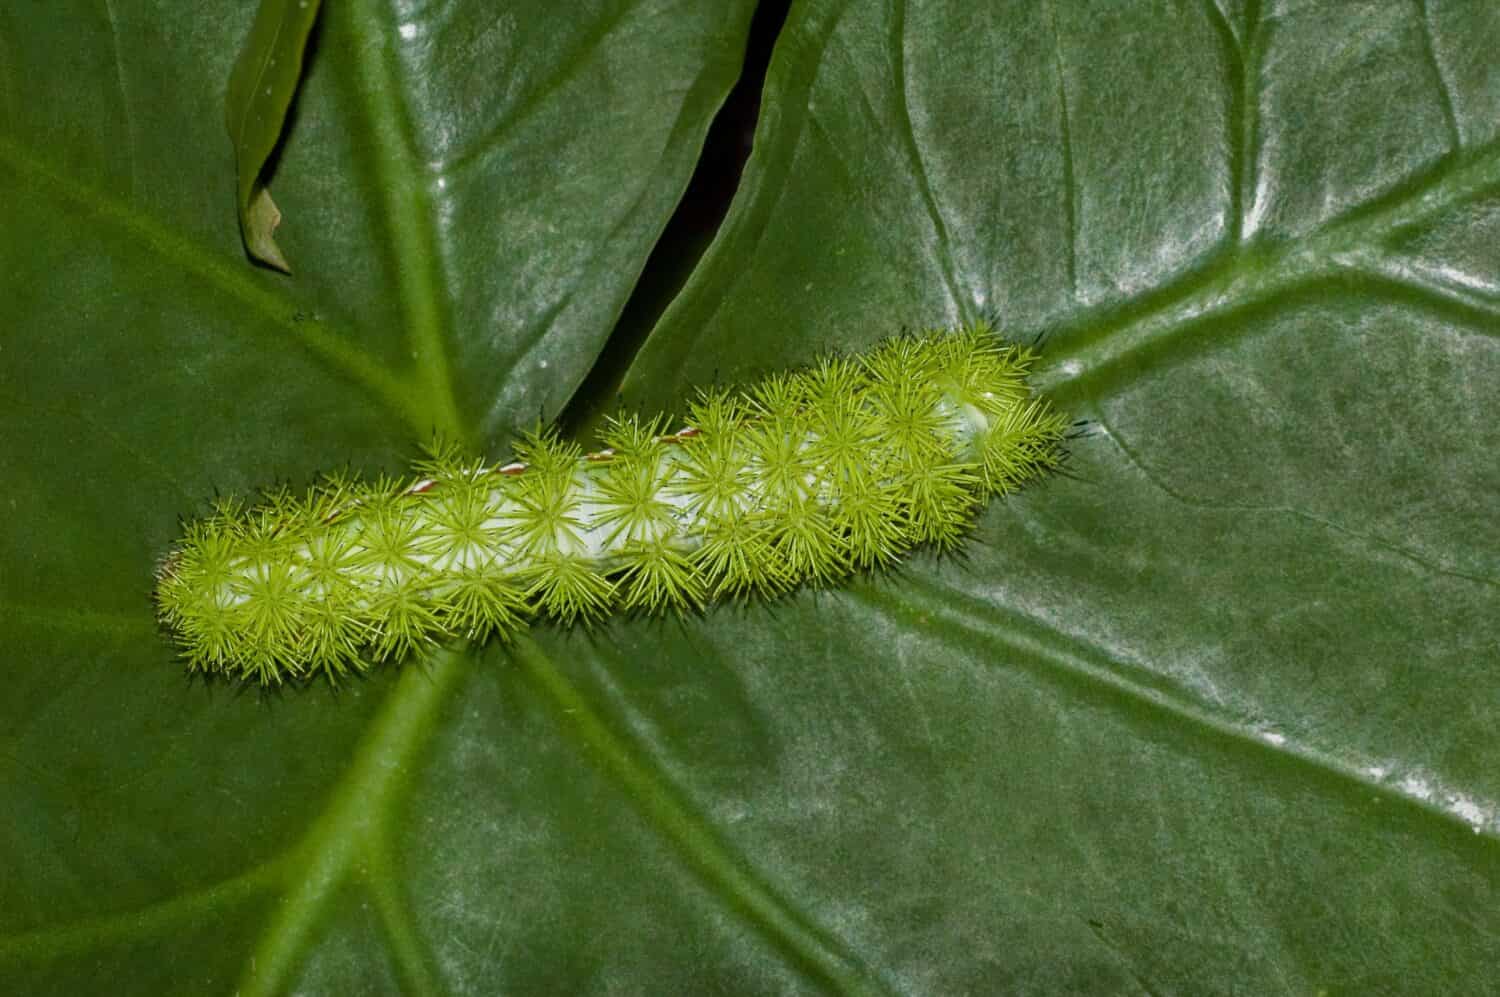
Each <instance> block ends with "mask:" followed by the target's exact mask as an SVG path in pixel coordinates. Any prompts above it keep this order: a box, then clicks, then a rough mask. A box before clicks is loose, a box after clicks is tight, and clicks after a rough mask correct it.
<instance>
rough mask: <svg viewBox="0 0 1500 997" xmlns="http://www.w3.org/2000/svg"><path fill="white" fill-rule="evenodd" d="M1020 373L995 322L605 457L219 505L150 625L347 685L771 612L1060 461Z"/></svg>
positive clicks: (614, 436)
mask: <svg viewBox="0 0 1500 997" xmlns="http://www.w3.org/2000/svg"><path fill="white" fill-rule="evenodd" d="M1033 360H1034V355H1033V354H1032V353H1031V352H1030V351H1029V350H1027V349H1025V348H1023V347H1019V346H1015V345H1010V344H1007V343H1003V342H1001V341H1000V340H999V339H998V338H996V336H995V335H994V333H993V332H992V331H991V330H990V328H989V327H988V326H986V325H976V326H972V327H969V328H966V329H963V330H961V331H958V332H955V333H928V334H925V335H921V336H904V337H899V338H896V339H891V340H887V341H886V342H884V343H882V344H881V345H879V346H878V347H877V348H876V349H874V350H873V351H871V352H870V353H868V354H866V355H863V356H858V357H826V358H824V359H822V360H821V361H819V362H817V363H816V364H814V365H812V366H811V367H809V368H807V369H805V370H801V371H798V372H795V373H779V374H773V375H771V376H769V377H767V378H765V379H764V380H762V381H761V382H760V383H758V384H756V385H754V386H753V387H751V388H749V389H748V390H745V391H743V392H734V391H730V390H724V389H718V388H715V389H710V390H705V391H702V392H700V393H699V394H698V396H697V399H696V400H695V401H694V402H693V403H692V404H691V406H690V407H689V419H688V422H689V428H686V429H681V430H678V431H676V432H673V433H665V432H664V431H663V430H664V427H665V425H666V423H665V422H664V420H662V419H660V418H657V419H642V418H639V417H636V416H623V417H619V418H616V419H613V420H611V421H610V422H609V424H608V428H607V430H606V431H605V432H604V434H603V437H604V443H605V448H604V449H602V450H599V451H598V452H596V453H584V452H583V450H582V448H580V447H579V446H577V445H576V444H573V443H570V442H566V441H563V440H561V439H559V438H558V437H557V436H556V435H555V434H550V433H537V434H532V435H531V436H529V437H527V438H525V439H524V441H523V442H522V443H521V444H520V445H519V446H518V447H517V448H516V454H515V460H514V461H513V462H511V463H507V464H503V465H498V466H497V465H490V464H487V463H485V462H484V461H481V460H471V459H464V458H462V457H460V456H458V455H457V454H455V453H452V452H446V451H442V450H438V451H436V452H434V453H433V455H432V457H431V459H429V460H427V461H425V462H422V463H419V464H418V465H417V467H416V474H415V476H414V477H413V478H411V479H404V480H391V479H382V480H379V481H376V482H373V483H362V482H358V481H355V480H352V479H349V478H346V477H331V478H328V479H325V480H324V481H323V482H322V483H320V484H319V485H317V486H315V487H314V488H312V489H311V490H309V491H308V492H306V493H305V494H301V495H298V494H293V493H291V492H287V491H276V492H272V493H269V494H268V495H267V496H266V497H265V498H264V499H263V500H262V501H261V502H260V503H259V504H256V505H254V506H250V507H246V506H245V505H243V504H241V503H238V502H235V501H226V502H221V503H220V504H219V506H218V508H217V509H216V511H215V513H214V514H213V515H211V516H210V517H208V518H206V519H203V520H200V521H198V522H195V523H192V524H191V525H190V526H189V527H188V529H187V532H186V536H185V537H184V539H183V540H182V541H181V542H180V543H179V545H178V546H177V547H176V548H175V549H174V550H173V551H172V552H171V553H170V554H169V555H168V556H167V558H166V559H165V561H164V562H163V564H162V567H161V569H160V572H159V583H158V586H157V592H156V596H157V604H158V607H159V610H160V615H161V619H162V620H163V622H164V623H165V624H166V625H167V626H168V627H169V628H170V630H171V631H172V632H173V634H174V635H175V636H176V638H177V640H178V641H179V643H180V645H181V648H182V653H183V656H184V657H185V658H186V659H187V663H188V667H189V668H190V669H193V670H197V671H203V672H214V673H227V674H229V675H231V676H235V677H238V678H243V679H252V680H258V681H260V682H261V683H274V682H280V681H282V680H284V679H295V678H300V677H304V676H310V675H317V674H322V675H325V676H327V677H329V678H337V677H339V676H341V675H343V674H345V673H346V672H348V671H349V670H351V669H354V670H363V669H364V668H366V667H367V666H368V665H369V663H370V662H372V661H382V660H387V659H398V658H401V657H403V656H405V655H407V654H410V653H412V652H414V651H418V650H420V649H422V648H425V647H428V646H431V645H434V644H436V643H439V642H442V641H445V640H449V639H453V638H467V639H470V640H482V639H485V638H487V637H490V636H497V637H499V638H501V639H506V638H508V637H510V636H512V635H514V634H515V633H516V632H518V631H519V630H521V629H522V628H524V627H525V626H526V624H527V621H528V619H529V618H530V617H532V616H538V615H545V616H550V617H552V618H555V619H557V620H561V621H563V622H572V621H575V620H589V619H593V618H597V617H600V616H602V615H604V614H606V613H607V612H609V611H610V610H611V609H612V608H622V609H625V610H644V611H648V612H650V611H660V610H664V609H669V608H671V609H685V608H698V607H701V606H702V605H703V604H704V603H705V602H707V601H708V600H710V599H713V598H719V597H735V596H742V595H751V594H760V595H765V596H774V595H778V594H781V593H784V592H786V591H787V590H789V589H792V588H795V587H796V586H798V585H800V584H804V583H814V584H816V583H823V582H827V581H830V580H832V579H835V578H838V577H840V576H843V575H845V574H848V573H849V572H851V571H855V570H859V569H867V568H874V567H879V566H882V565H888V564H890V563H891V562H893V561H895V560H897V559H898V558H899V557H901V555H902V554H903V553H904V552H905V551H907V550H908V549H910V548H912V547H914V546H916V545H918V544H930V545H933V546H935V547H938V548H950V547H952V546H954V545H956V544H957V543H958V542H959V540H960V539H961V538H962V536H963V534H964V531H965V530H966V529H967V527H968V525H969V522H970V520H971V519H972V517H973V515H974V513H975V510H976V509H977V507H978V506H979V505H980V503H981V502H982V501H984V499H986V498H987V497H989V496H991V495H1001V494H1004V493H1006V492H1009V491H1011V490H1012V489H1014V488H1017V487H1018V486H1020V485H1021V484H1023V483H1024V482H1026V481H1027V480H1028V479H1030V478H1033V477H1035V476H1037V475H1038V474H1041V473H1042V472H1044V471H1046V470H1048V469H1050V468H1053V467H1055V466H1056V465H1057V463H1058V461H1059V459H1060V455H1061V449H1060V447H1061V441H1062V437H1063V434H1064V432H1065V431H1066V429H1067V425H1066V420H1065V419H1064V417H1063V416H1061V415H1060V414H1059V413H1057V412H1056V411H1054V410H1053V409H1052V408H1051V406H1050V405H1049V404H1048V403H1047V402H1046V401H1045V400H1043V399H1041V398H1038V397H1033V396H1032V394H1031V391H1030V390H1029V388H1028V387H1027V384H1026V375H1027V372H1028V370H1029V368H1030V365H1031V364H1032V362H1033Z"/></svg>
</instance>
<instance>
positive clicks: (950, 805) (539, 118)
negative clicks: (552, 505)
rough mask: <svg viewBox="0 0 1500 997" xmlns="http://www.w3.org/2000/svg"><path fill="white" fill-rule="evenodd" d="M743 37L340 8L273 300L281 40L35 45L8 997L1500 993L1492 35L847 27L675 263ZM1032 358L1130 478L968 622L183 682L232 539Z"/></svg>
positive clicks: (805, 51)
mask: <svg viewBox="0 0 1500 997" xmlns="http://www.w3.org/2000/svg"><path fill="white" fill-rule="evenodd" d="M292 2H295V0H285V3H286V4H290V3H292ZM752 7H753V4H752V3H751V2H749V0H743V2H740V0H734V2H731V0H687V2H666V0H660V2H658V0H652V2H647V0H614V2H603V0H599V2H569V3H567V4H558V3H554V2H543V0H533V2H506V3H503V4H502V3H492V2H486V0H454V2H450V3H446V4H436V3H434V4H419V3H404V2H403V3H396V2H394V0H327V3H326V5H325V8H324V10H323V14H322V18H321V22H320V26H319V28H318V30H317V31H316V32H315V34H314V37H313V42H312V47H311V49H310V58H309V61H308V73H307V76H306V78H305V79H304V80H303V81H302V86H301V89H300V94H299V97H298V99H297V102H296V104H295V105H294V109H293V115H292V122H291V127H290V129H289V131H288V133H287V135H286V137H285V141H284V144H283V146H282V148H281V151H280V153H279V154H278V155H277V156H276V157H275V158H274V159H273V163H272V165H273V167H274V169H273V171H272V172H271V173H270V174H269V177H270V180H271V188H272V190H273V192H274V194H275V197H276V201H277V203H278V204H279V205H280V207H281V208H282V210H283V211H284V212H285V214H286V220H285V222H284V224H283V226H282V228H281V229H280V230H279V231H278V233H277V241H278V243H279V244H280V246H281V248H282V250H283V251H284V252H285V253H286V255H287V258H288V259H289V261H290V262H291V265H292V268H293V273H292V275H291V276H282V275H279V274H276V273H274V272H272V271H270V270H266V269H263V268H259V267H256V266H253V265H252V264H250V263H249V262H248V261H247V260H246V258H245V255H244V251H243V249H242V246H241V243H240V236H239V230H238V224H237V221H236V214H235V205H236V192H237V189H238V185H237V181H236V173H235V161H234V147H233V145H232V144H231V142H230V140H229V137H228V134H227V132H226V130H225V103H224V101H225V88H226V83H227V81H228V79H229V76H230V70H231V67H232V66H233V64H234V62H235V59H236V57H237V55H238V53H239V50H240V46H241V44H242V43H243V41H244V39H245V38H246V36H247V33H248V32H249V28H250V24H251V21H252V19H253V17H254V13H255V11H254V5H253V4H251V3H247V2H229V0H225V2H212V3H210V2H204V3H195V4H182V3H174V2H169V0H155V2H151V0H104V2H102V3H101V2H99V0H86V2H85V0H9V2H7V3H5V4H4V5H3V6H0V511H3V513H4V527H3V529H0V638H3V640H4V647H5V648H6V653H5V655H4V663H3V668H4V684H3V685H0V690H3V691H0V992H5V993H8V994H10V993H14V994H54V993H55V994H69V995H71V994H85V993H109V994H165V993H180V994H205V993H226V994H227V993H231V992H238V993H240V994H244V995H251V994H269V993H290V992H295V993H306V994H349V993H372V992H374V993H378V992H392V991H397V990H407V991H410V992H414V993H454V994H494V993H525V994H532V993H598V994H604V993H609V994H634V993H651V994H661V993H689V992H691V993H710V992H718V993H731V994H741V993H743V994H762V993H765V994H770V993H815V992H825V991H826V992H834V993H855V992H871V993H901V994H932V995H946V994H955V993H975V994H992V993H1036V994H1056V993H1088V994H1095V993H1098V994H1136V993H1139V994H1147V993H1149V994H1157V995H1161V994H1184V995H1203V994H1281V993H1288V994H1309V995H1310V994H1317V993H1329V994H1361V995H1363V994H1434V993H1482V992H1493V991H1494V990H1495V988H1496V987H1497V984H1496V983H1495V982H1494V981H1495V976H1494V972H1495V967H1496V966H1497V965H1500V745H1497V737H1496V719H1497V717H1500V625H1497V610H1500V599H1497V579H1500V525H1497V513H1500V501H1497V494H1500V456H1497V455H1500V419H1497V414H1500V344H1497V334H1500V60H1497V59H1496V57H1495V56H1494V55H1493V53H1494V52H1495V51H1497V50H1500V7H1497V5H1496V4H1494V3H1493V2H1492V0H1468V2H1464V0H1425V2H1422V0H1401V2H1398V0H1369V2H1339V3H1334V2H1301V3H1293V2H1287V3H1270V2H1256V0H1241V2H1235V0H1197V2H1192V0H1183V2H1180V3H1167V2H1165V0H1162V2H1145V0H1142V2H1129V3H1125V2H1104V0H1096V2H1085V0H1051V2H1033V0H1012V2H1000V0H946V2H945V0H910V2H902V0H883V2H882V0H848V2H834V0H806V2H800V0H799V2H797V3H795V4H794V5H793V7H792V10H791V13H790V15H789V16H788V17H787V19H786V23H785V25H784V27H783V28H782V30H781V32H780V35H779V37H777V38H776V40H775V48H774V55H773V58H772V63H771V68H770V72H769V74H768V76H767V78H766V80H765V82H764V89H763V104H762V106H761V112H760V118H759V121H758V125H757V130H756V134H755V149H754V153H753V155H752V156H751V158H750V161H749V163H748V165H747V166H746V168H745V172H744V175H743V177H742V178H741V180H740V183H739V186H738V189H737V191H736V193H735V199H734V202H733V204H732V206H731V208H730V210H729V214H728V216H727V219H726V220H725V222H724V224H723V226H722V228H721V229H720V230H719V232H718V235H717V237H716V238H715V240H714V241H713V243H712V245H711V246H710V247H709V248H708V250H707V252H706V253H705V254H704V255H703V257H702V258H701V259H700V260H698V261H697V262H696V265H693V261H692V259H691V257H686V258H684V257H681V255H680V254H678V255H675V256H674V254H673V253H672V252H671V251H670V248H668V249H664V250H660V251H658V252H657V253H655V254H654V255H653V249H654V248H655V247H657V245H658V239H659V236H660V234H661V232H662V230H663V228H664V227H665V226H666V225H667V223H668V219H669V218H670V217H671V216H672V213H673V210H674V206H675V205H676V204H677V201H678V198H679V196H680V195H681V193H682V191H683V190H684V188H685V187H686V185H687V183H688V179H689V176H690V175H691V174H692V171H693V169H694V166H695V163H696V162H697V161H698V157H699V155H700V147H701V145H702V143H703V140H704V136H705V134H706V133H707V131H708V128H709V125H710V123H711V121H712V120H713V118H714V115H715V113H716V111H717V110H718V108H719V106H720V104H721V102H722V101H723V100H724V97H725V95H726V93H727V92H728V91H729V88H730V87H731V85H732V84H733V83H734V81H735V79H736V77H737V76H738V74H739V72H740V67H741V62H742V60H743V59H744V57H745V52H746V45H747V38H748V36H749V31H750V25H751V15H752V13H753V11H752ZM648 257H649V259H650V261H651V272H647V273H646V274H645V275H644V277H643V275H642V271H643V268H645V267H646V266H647V262H648ZM673 268H677V269H678V270H684V269H689V268H690V269H689V273H688V277H687V282H686V285H685V286H684V287H683V288H682V289H681V292H680V293H679V294H677V295H676V296H675V297H674V298H673V299H672V300H671V301H670V303H669V304H668V305H667V307H666V310H665V312H664V313H663V314H662V315H661V317H660V320H659V321H658V322H656V323H655V325H654V328H652V329H651V330H650V335H649V337H647V338H646V340H645V342H644V345H643V346H642V348H641V349H640V350H639V352H638V353H637V352H635V351H634V350H633V349H630V348H628V347H630V346H633V345H634V342H635V340H634V338H633V337H632V335H631V333H630V330H628V329H622V330H619V331H617V330H616V325H617V321H618V320H619V318H620V316H621V314H622V311H623V310H625V306H626V302H627V300H628V299H629V298H630V296H631V294H632V289H633V288H635V287H637V286H638V285H640V286H660V284H661V282H660V281H657V283H656V284H655V285H653V283H652V282H653V280H655V279H656V278H654V277H653V273H656V272H658V271H660V272H667V273H670V272H672V271H673ZM666 283H667V284H670V281H667V282H666ZM650 311H651V309H650V308H649V307H648V308H644V309H641V308H635V307H633V308H632V310H631V311H630V312H627V314H640V313H646V314H649V313H650ZM981 315H992V316H995V317H997V318H998V319H999V320H1000V321H1001V322H1002V323H1003V324H1004V325H1005V326H1006V327H1007V328H1008V329H1009V330H1011V331H1012V332H1013V333H1014V334H1015V335H1017V336H1019V337H1025V338H1028V339H1029V338H1031V337H1033V336H1037V335H1045V336H1046V363H1045V367H1044V369H1043V371H1042V372H1041V374H1040V376H1039V380H1040V382H1041V383H1042V384H1043V385H1044V386H1045V387H1046V388H1047V389H1048V390H1049V392H1050V393H1051V394H1052V396H1053V397H1054V398H1055V399H1056V400H1057V401H1058V402H1059V403H1060V404H1061V405H1062V406H1064V407H1065V408H1067V409H1068V410H1069V411H1070V412H1072V413H1074V414H1075V415H1076V416H1078V417H1080V418H1087V419H1090V420H1092V421H1093V426H1094V431H1093V434H1092V435H1091V436H1089V437H1088V438H1087V439H1084V440H1082V441H1080V442H1078V443H1077V444H1076V445H1075V447H1074V460H1073V463H1072V465H1071V470H1072V473H1071V474H1070V475H1068V476H1066V477H1054V478H1052V479H1050V480H1048V481H1046V482H1044V483H1042V484H1040V485H1037V486H1035V487H1032V488H1029V489H1027V490H1026V491H1025V492H1023V493H1022V494H1020V495H1018V496H1015V497H1013V498H1011V499H1009V500H1006V501H1005V502H1003V503H998V504H996V505H994V506H993V507H991V508H989V509H988V510H987V511H986V512H985V514H984V515H983V517H982V519H981V521H980V523H979V525H978V528H977V530H976V532H975V536H974V540H973V542H972V543H971V544H970V545H968V547H967V548H966V550H965V552H964V555H963V556H961V557H955V558H949V559H938V558H934V557H932V556H930V555H926V554H923V555H920V556H917V557H914V558H912V559H911V560H910V562H909V563H908V564H906V565H905V566H903V568H902V569H901V570H899V571H897V572H894V573H891V574H887V575H882V576H880V577H875V578H868V579H861V580H857V581H855V582H853V583H851V584H849V585H847V586H842V587H839V588H836V589H831V590H825V591H819V592H805V593H802V594H800V595H797V596H795V597H792V598H789V599H786V600H782V601H779V602H777V603H775V604H771V605H759V606H750V607H737V608H722V609H716V610H713V611H711V612H708V613H707V614H705V615H704V616H703V617H702V618H693V619H689V620H686V621H682V620H677V619H667V620H634V621H624V622H614V623H611V624H610V625H607V626H604V627H602V628H600V629H597V630H594V631H589V632H585V631H582V630H563V629H560V628H557V627H553V626H542V627H540V628H538V629H537V630H536V631H535V632H534V637H533V638H532V639H529V640H527V641H525V642H523V643H522V644H520V645H518V646H517V647H515V648H513V649H509V650H507V649H502V648H497V647H489V648H485V649H482V650H479V651H475V652H465V651H462V650H458V651H455V652H452V653H445V654H443V655H440V656H438V657H437V658H436V659H434V660H432V661H429V662H426V663H421V664H414V665H410V666H408V667H406V668H404V669H399V670H398V669H393V668H386V669H383V670H380V671H378V672H377V673H375V674H374V675H372V677H370V678H369V679H367V680H362V681H357V682H353V683H351V684H348V685H346V686H344V687H343V688H341V689H339V690H336V691H330V690H328V689H326V688H323V687H311V688H305V689H285V690H281V691H278V692H273V693H270V694H262V693H260V692H258V691H256V690H247V689H242V688H237V687H233V686H229V685H226V684H223V683H204V682H202V681H192V680H189V679H188V678H187V677H186V676H185V675H184V673H183V671H182V670H181V668H180V667H179V666H178V665H177V664H176V663H174V661H173V655H172V650H171V648H170V647H169V646H168V645H167V644H166V643H165V642H164V641H163V639H162V638H161V636H160V635H159V634H158V633H157V632H156V629H155V625H154V622H153V619H152V613H151V606H150V602H149V592H150V587H151V574H152V568H153V564H154V562H155V559H156V558H158V557H159V556H160V555H161V553H162V552H163V550H164V549H165V548H166V547H167V546H168V544H169V543H170V542H171V540H172V538H173V537H174V535H175V534H176V532H177V529H178V522H179V518H180V517H184V516H190V515H194V514H197V513H200V512H202V511H203V510H204V509H205V508H206V504H207V502H208V501H209V500H210V499H211V498H212V496H213V495H214V494H215V493H216V492H228V493H245V492H248V491H250V490H253V489H254V488H255V487H257V486H260V485H265V484H268V483H273V482H277V481H283V480H290V481H293V482H305V481H307V480H309V479H310V478H311V477H312V476H313V475H314V474H315V473H317V472H319V471H322V470H327V469H331V468H336V467H339V466H342V465H345V464H347V465H350V466H352V467H354V468H357V469H359V470H361V471H366V472H375V471H379V470H394V469H397V468H399V467H400V466H401V465H402V463H403V462H404V461H406V460H407V459H409V458H410V457H411V456H412V455H413V454H414V453H415V444H416V443H417V442H419V441H420V440H421V439H423V438H424V437H425V436H426V435H427V434H428V433H430V432H431V431H433V430H434V429H438V430H442V431H445V432H447V433H449V434H450V435H455V436H458V437H460V438H462V439H465V440H467V441H468V442H469V443H470V444H472V445H473V446H475V447H479V448H482V449H483V450H484V451H485V452H486V453H489V454H490V455H492V456H496V457H500V456H503V455H504V454H505V452H506V448H507V446H508V444H509V441H510V439H511V438H512V435H513V434H514V432H515V431H516V430H517V429H519V428H525V427H527V426H529V425H531V424H532V423H533V422H534V421H535V420H536V419H537V418H538V417H541V418H543V419H552V418H555V417H557V416H558V415H559V414H560V413H561V412H562V411H563V409H564V407H565V406H570V407H569V413H570V418H573V419H576V421H577V422H578V424H580V425H587V424H588V422H589V414H590V413H594V412H597V411H598V410H599V409H600V408H603V407H607V406H609V405H611V404H613V402H614V400H615V396H616V394H617V393H618V394H620V395H623V397H624V399H625V400H626V402H627V403H629V404H639V405H643V406H648V407H656V406H670V405H672V404H674V403H675V402H676V401H678V400H680V399H681V398H682V397H683V396H684V395H685V394H686V393H687V392H688V391H689V390H690V389H691V387H692V386H694V385H697V384H702V383H706V382H708V381H712V380H714V379H716V378H717V379H720V380H727V379H739V378H743V377H748V376H753V375H754V374H756V373H759V372H763V371H765V370H767V369H771V368H773V367H777V366H780V365H783V364H794V363H798V362H802V361H805V360H807V359H809V358H810V357H812V356H814V355H816V354H817V353H818V352H819V351H821V350H824V349H826V348H829V347H839V348H844V349H850V350H853V349H858V348H862V347H864V346H866V345H868V344H869V343H872V342H874V341H875V340H877V339H879V338H881V337H882V336H884V335H887V334H889V333H890V332H892V331H894V330H895V329H897V328H899V327H900V326H902V325H912V326H924V325H943V324H949V323H953V322H957V321H960V320H965V319H969V318H974V317H978V316H981ZM606 344H611V345H610V346H609V348H606ZM601 358H602V359H601ZM596 363H597V364H598V366H596ZM586 378H587V380H585V379H586ZM581 384H584V385H586V388H585V390H584V394H583V395H582V396H578V389H579V386H580V385H581Z"/></svg>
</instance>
